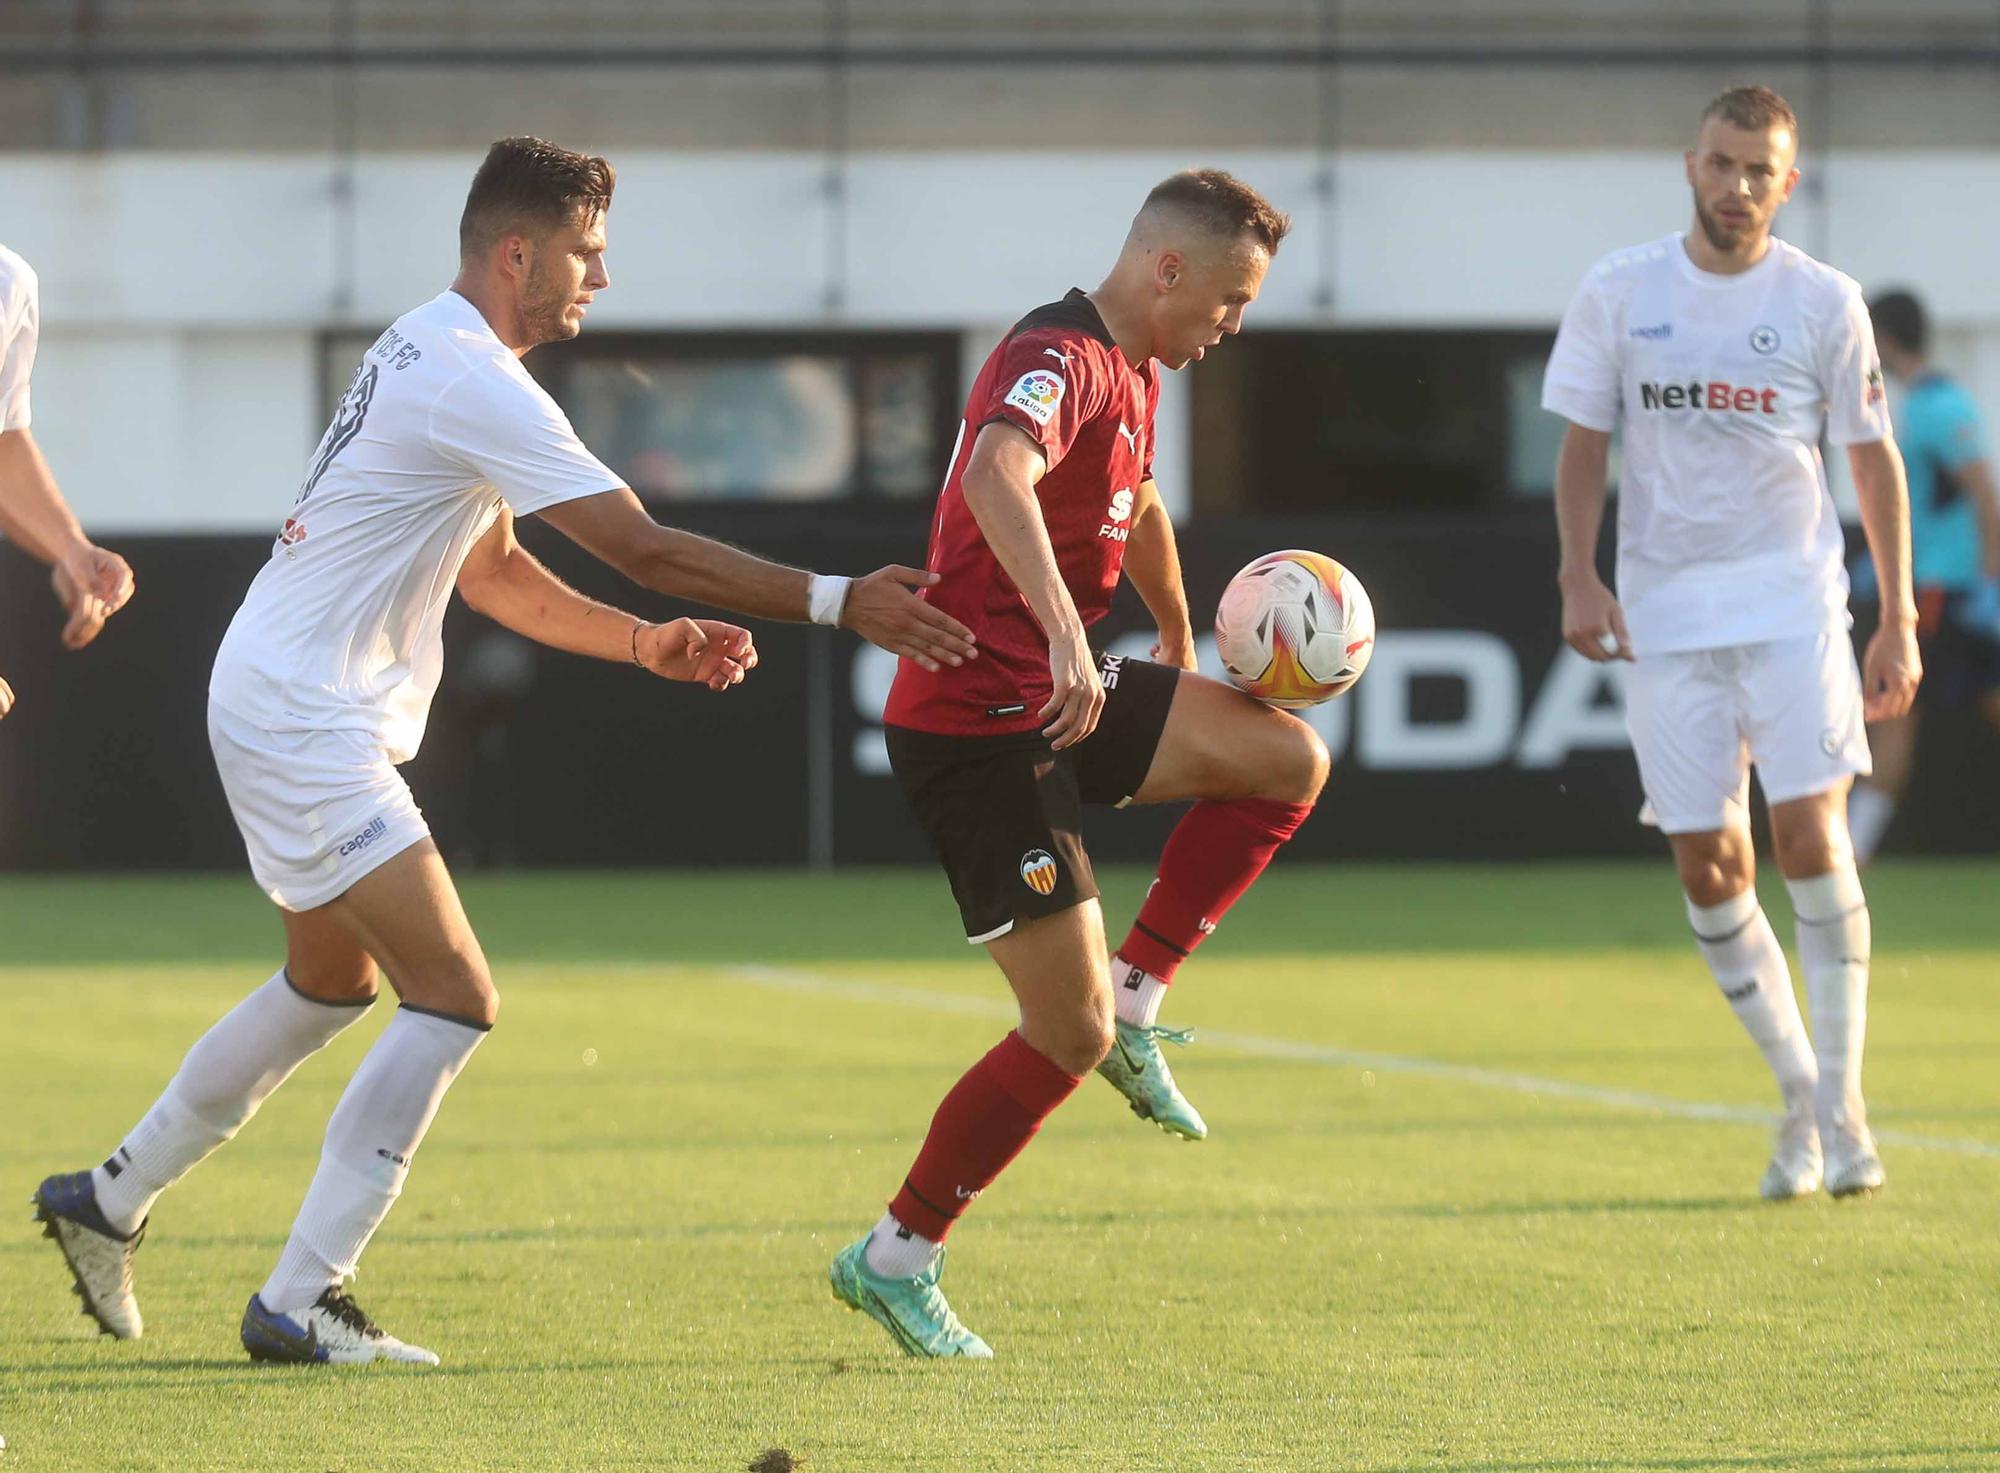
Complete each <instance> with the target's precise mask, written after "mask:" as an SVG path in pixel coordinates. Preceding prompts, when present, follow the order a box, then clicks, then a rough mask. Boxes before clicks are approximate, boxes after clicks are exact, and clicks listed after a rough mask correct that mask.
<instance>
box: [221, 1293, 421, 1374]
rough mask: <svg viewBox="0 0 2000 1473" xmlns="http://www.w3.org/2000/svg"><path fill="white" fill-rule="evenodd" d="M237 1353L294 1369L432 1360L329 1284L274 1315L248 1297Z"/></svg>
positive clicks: (257, 1298)
mask: <svg viewBox="0 0 2000 1473" xmlns="http://www.w3.org/2000/svg"><path fill="white" fill-rule="evenodd" d="M243 1348H244V1349H245V1350H247V1351H249V1352H250V1359H252V1360H271V1361H287V1362H290V1363H292V1364H295V1365H312V1364H321V1365H336V1366H355V1365H362V1364H365V1363H366V1362H368V1361H371V1360H392V1361H402V1362H404V1363H405V1364H407V1365H416V1366H434V1365H436V1364H437V1363H438V1358H437V1356H436V1355H435V1354H433V1353H432V1352H430V1351H428V1350H425V1349H424V1348H423V1347H422V1346H421V1345H408V1344H405V1343H404V1342H403V1341H401V1340H398V1339H397V1338H396V1337H395V1336H394V1335H390V1334H388V1333H386V1332H384V1331H383V1330H382V1329H381V1328H380V1327H379V1326H378V1325H376V1323H375V1322H374V1321H373V1320H371V1319H369V1318H368V1315H367V1313H366V1312H365V1311H364V1310H363V1309H362V1308H361V1306H360V1305H358V1304H356V1303H355V1302H354V1301H353V1300H352V1299H350V1298H348V1297H347V1291H346V1290H345V1289H343V1288H341V1287H340V1285H338V1284H335V1285H334V1286H333V1287H332V1288H331V1289H328V1290H327V1291H326V1292H325V1293H324V1294H322V1295H320V1296H319V1298H318V1300H316V1301H315V1302H314V1303H312V1304H309V1305H307V1306H306V1307H305V1308H304V1309H295V1310H292V1311H290V1312H289V1313H287V1314H278V1313H276V1312H274V1311H272V1310H268V1309H266V1308H264V1300H263V1298H262V1296H260V1295H256V1294H252V1295H251V1296H250V1303H249V1305H248V1306H247V1307H246V1308H245V1309H244V1311H243Z"/></svg>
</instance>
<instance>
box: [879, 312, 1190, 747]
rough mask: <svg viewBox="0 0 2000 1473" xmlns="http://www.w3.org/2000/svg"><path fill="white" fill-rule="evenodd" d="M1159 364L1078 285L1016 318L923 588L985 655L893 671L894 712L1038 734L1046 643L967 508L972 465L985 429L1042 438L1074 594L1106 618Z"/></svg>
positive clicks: (1148, 443)
mask: <svg viewBox="0 0 2000 1473" xmlns="http://www.w3.org/2000/svg"><path fill="white" fill-rule="evenodd" d="M1159 402H1160V379H1159V365H1158V364H1157V363H1156V362H1155V361H1154V360H1152V359H1150V358H1149V359H1147V360H1146V361H1145V362H1144V363H1141V364H1139V365H1137V366H1136V367H1135V366H1134V365H1133V364H1132V363H1131V362H1129V361H1128V360H1127V359H1126V357H1125V354H1124V353H1123V351H1122V350H1121V349H1120V348H1119V347H1118V344H1117V342H1116V340H1114V339H1113V338H1112V336H1111V333H1110V331H1109V329H1107V328H1106V327H1105V325H1104V319H1103V318H1102V317H1100V316H1099V315H1098V312H1097V308H1096V307H1095V306H1094V305H1092V303H1091V301H1090V298H1089V297H1087V296H1086V295H1084V293H1083V292H1081V291H1076V290H1073V291H1071V292H1069V293H1068V294H1067V295H1066V296H1064V297H1063V299H1062V300H1061V301H1060V302H1052V303H1050V304H1049V305H1048V306H1045V307H1038V308H1036V309H1035V310H1034V311H1033V312H1030V313H1029V314H1028V315H1027V316H1026V317H1023V318H1022V319H1021V320H1020V321H1019V322H1017V323H1015V324H1014V326H1013V328H1012V329H1011V330H1009V332H1008V334H1007V336H1006V337H1005V338H1004V339H1003V340H1002V341H1001V343H1000V345H999V346H998V347H997V348H995V349H994V350H993V352H992V353H991V354H990V355H989V356H988V357H987V359H986V363H985V366H984V367H982V368H981V369H980V370H979V376H978V378H976V379H975V380H974V381H973V385H972V392H971V394H970V395H969V396H968V397H967V399H966V403H965V415H964V418H963V419H962V420H961V421H960V423H959V428H958V439H957V442H956V443H955V444H954V445H953V446H952V453H951V465H950V468H949V470H948V471H947V473H946V476H945V483H944V490H943V492H942V493H941V494H940V495H939V497H938V504H937V516H936V519H935V520H934V521H933V523H932V530H931V543H930V559H929V566H930V568H931V570H932V571H933V572H935V573H937V574H938V575H939V578H938V582H937V584H936V585H935V586H933V587H932V588H930V589H928V590H926V591H925V594H924V597H926V598H928V599H929V600H930V601H931V602H932V603H933V604H934V605H936V606H937V607H938V608H940V609H943V610H944V611H945V612H946V613H948V614H950V615H951V616H952V617H953V618H955V619H957V620H958V621H959V622H960V623H961V624H964V625H965V626H966V627H967V628H968V629H970V630H972V632H973V634H974V635H975V636H977V638H978V641H979V658H977V659H976V660H968V661H967V662H966V663H965V664H964V665H963V666H960V667H957V668H953V667H951V666H945V667H943V668H942V669H940V670H938V671H937V672H936V673H935V674H933V673H932V672H930V671H927V670H925V669H924V668H923V667H922V666H920V665H917V664H915V663H913V662H912V661H909V660H904V661H902V662H901V663H900V664H899V665H898V666H897V669H896V680H895V683H894V685H892V686H891V687H890V690H889V702H888V707H887V710H886V711H885V712H884V716H883V719H884V720H885V721H887V722H888V723H889V724H890V725H892V726H904V727H909V728H911V729H913V730H916V731H929V732H938V733H944V734H960V735H970V734H978V735H997V734H1001V733H1006V732H1018V731H1031V730H1033V729H1034V728H1035V727H1037V726H1039V725H1040V724H1041V720H1040V718H1039V717H1038V716H1037V714H1036V713H1037V712H1039V711H1040V710H1041V708H1042V707H1043V706H1044V705H1045V704H1047V702H1048V699H1049V691H1050V684H1049V641H1048V636H1047V635H1046V634H1045V633H1043V631H1042V627H1041V624H1040V622H1039V621H1038V620H1037V619H1036V618H1035V615H1034V612H1033V611H1032V610H1031V609H1030V608H1029V607H1028V602H1027V600H1026V599H1025V598H1023V597H1022V596H1021V591H1020V589H1019V588H1017V587H1016V586H1015V584H1014V581H1013V579H1011V578H1009V577H1008V576H1007V573H1006V570H1005V569H1003V568H1002V567H1001V566H1000V562H999V559H997V558H996V557H995V556H994V555H993V550H992V548H990V547H989V546H987V543H986V538H985V536H984V535H983V534H982V533H981V532H980V530H979V524H978V522H977V521H975V520H974V518H973V515H972V512H971V510H970V509H969V508H968V507H967V506H966V504H965V490H964V476H965V467H966V465H967V463H968V462H969V461H970V460H971V458H972V447H973V443H974V442H975V441H976V440H977V439H978V438H979V432H980V431H981V430H982V429H984V428H985V427H986V426H987V425H989V424H993V423H996V422H997V423H1001V424H1010V425H1013V426H1014V427H1015V428H1016V429H1019V430H1021V431H1023V432H1025V433H1026V434H1028V435H1030V436H1032V437H1033V438H1034V441H1035V443H1036V444H1038V445H1039V446H1041V448H1042V454H1043V455H1044V456H1045V457H1046V458H1047V461H1048V470H1047V472H1046V473H1045V474H1044V475H1043V476H1042V478H1041V480H1040V481H1039V482H1037V483H1036V486H1035V497H1036V500H1037V501H1038V502H1039V503H1040V505H1041V512H1042V521H1043V522H1044V524H1046V526H1047V527H1048V533H1049V543H1050V545H1051V547H1052V548H1053V549H1054V551H1055V558H1056V566H1057V568H1058V570H1059V571H1060V572H1061V574H1062V580H1063V584H1064V586H1065V587H1067V588H1068V589H1069V596H1070V599H1071V601H1072V602H1073V603H1074V604H1075V605H1076V611H1077V614H1078V616H1079V617H1080V618H1081V619H1082V621H1083V623H1084V625H1085V627H1086V628H1087V627H1089V626H1090V625H1092V624H1095V623H1096V622H1097V621H1098V620H1099V619H1101V618H1103V617H1104V615H1105V613H1106V612H1107V611H1108V610H1109V609H1110V607H1111V595H1112V593H1113V592H1114V591H1115V590H1116V588H1117V587H1118V575H1119V572H1120V570H1121V569H1122V568H1123V567H1124V563H1125V539H1126V537H1127V536H1128V535H1129V534H1130V532H1131V530H1132V511H1133V506H1134V503H1135V500H1136V498H1137V496H1138V492H1139V487H1140V486H1141V485H1142V484H1144V483H1145V481H1146V480H1147V479H1148V478H1149V477H1150V476H1151V475H1152V473H1153V415H1154V411H1155V410H1156V409H1157V408H1158V407H1159Z"/></svg>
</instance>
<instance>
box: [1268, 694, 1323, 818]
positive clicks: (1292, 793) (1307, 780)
mask: <svg viewBox="0 0 2000 1473" xmlns="http://www.w3.org/2000/svg"><path fill="white" fill-rule="evenodd" d="M1285 723H1286V728H1287V732H1286V737H1287V739H1286V742H1285V748H1284V760H1283V761H1281V762H1279V763H1277V764H1276V765H1275V769H1274V771H1273V773H1272V778H1273V783H1272V791H1271V792H1270V793H1268V794H1267V795H1266V796H1268V797H1271V798H1276V799H1278V800H1279V801H1280V802H1285V803H1312V802H1316V801H1317V800H1318V798H1319V795H1320V789H1322V788H1324V787H1325V786H1326V779H1327V776H1328V774H1329V773H1331V772H1332V771H1333V757H1332V756H1331V754H1329V753H1328V751H1327V750H1326V743H1325V742H1324V741H1322V740H1321V739H1320V734H1319V733H1318V732H1316V731H1314V730H1313V729H1312V728H1311V727H1310V726H1308V725H1306V724H1305V722H1303V721H1301V720H1299V719H1298V717H1296V716H1287V717H1286V718H1285Z"/></svg>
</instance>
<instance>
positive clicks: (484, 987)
mask: <svg viewBox="0 0 2000 1473" xmlns="http://www.w3.org/2000/svg"><path fill="white" fill-rule="evenodd" d="M397 981H398V984H399V985H398V987H397V991H398V992H399V993H401V995H402V998H403V1001H404V1002H406V1003H409V1004H411V1005H412V1006H415V1007H419V1008H423V1009H425V1010H427V1011H429V1012H433V1013H442V1014H444V1015H445V1016H446V1017H450V1018H463V1019H464V1020H465V1021H467V1022H468V1023H477V1024H482V1025H484V1026H486V1027H491V1026H492V1025H493V1024H494V1022H495V1021H496V1020H498V1018H499V1016H500V989H499V988H497V987H495V986H494V985H493V977H492V974H491V973H490V972H488V971H487V969H486V959H485V958H484V957H482V956H480V955H478V954H477V953H476V952H475V953H473V954H470V955H461V956H458V957H456V958H454V959H453V963H452V964H451V965H447V966H440V967H437V968H436V969H435V970H434V972H433V974H432V975H430V976H428V977H423V978H414V977H413V978H410V979H409V980H407V981H404V980H403V979H400V978H399V979H397Z"/></svg>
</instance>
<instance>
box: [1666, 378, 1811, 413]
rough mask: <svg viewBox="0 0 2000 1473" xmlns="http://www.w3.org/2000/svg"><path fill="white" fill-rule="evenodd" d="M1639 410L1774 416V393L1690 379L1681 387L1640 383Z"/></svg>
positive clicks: (1738, 385)
mask: <svg viewBox="0 0 2000 1473" xmlns="http://www.w3.org/2000/svg"><path fill="white" fill-rule="evenodd" d="M1639 407H1640V408H1641V409H1711V410H1715V411H1717V412H1727V413H1730V414H1776V413H1777V412H1778V391H1777V390H1776V389H1773V388H1769V387H1765V388H1761V389H1753V388H1748V387H1745V386H1743V385H1741V384H1732V383H1728V382H1726V381H1725V380H1723V379H1719V378H1718V379H1710V380H1709V381H1708V382H1707V383H1703V382H1702V381H1701V380H1700V379H1693V380H1691V381H1689V382H1688V383H1684V384H1656V383H1643V384H1640V385H1639Z"/></svg>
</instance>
